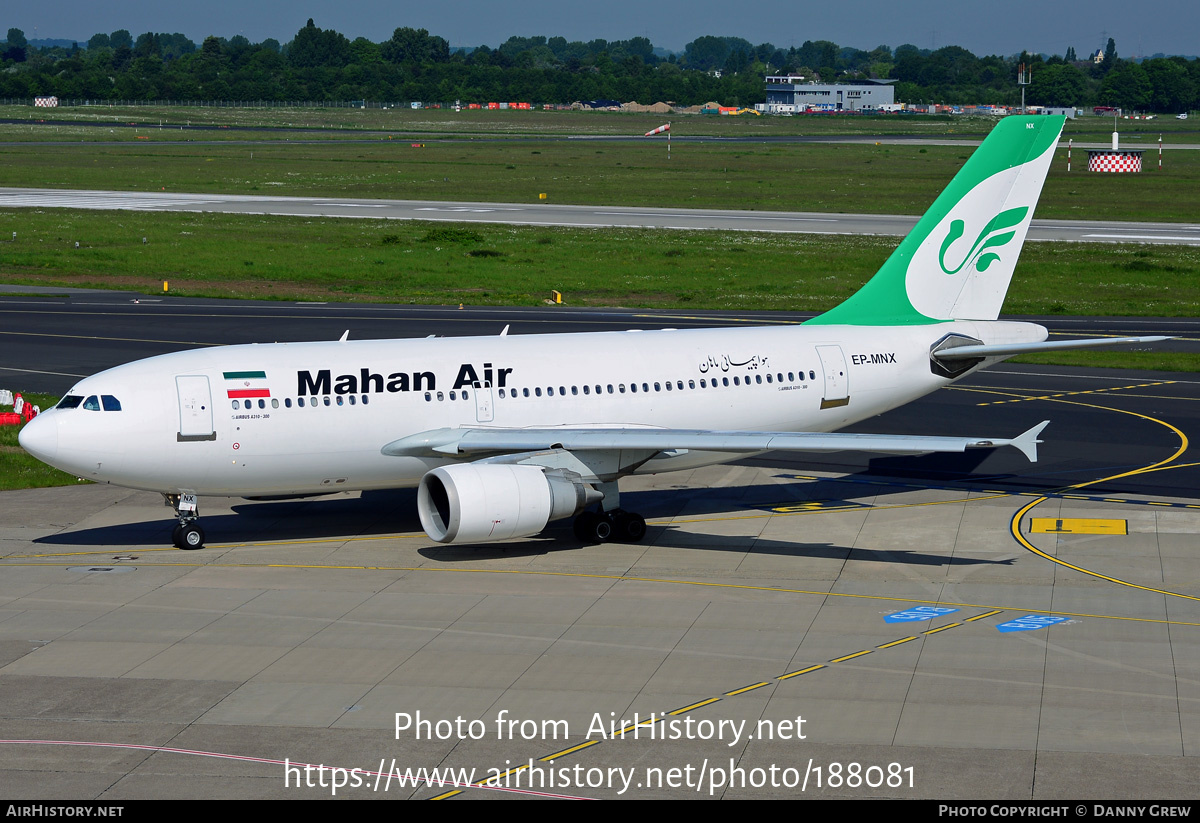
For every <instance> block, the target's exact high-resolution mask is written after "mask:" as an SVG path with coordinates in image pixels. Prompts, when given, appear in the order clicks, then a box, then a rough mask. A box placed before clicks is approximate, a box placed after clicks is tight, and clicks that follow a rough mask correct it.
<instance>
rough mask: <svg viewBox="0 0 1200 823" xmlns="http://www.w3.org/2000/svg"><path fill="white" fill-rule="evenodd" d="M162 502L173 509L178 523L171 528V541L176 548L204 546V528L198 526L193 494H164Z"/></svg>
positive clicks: (198, 517)
mask: <svg viewBox="0 0 1200 823" xmlns="http://www.w3.org/2000/svg"><path fill="white" fill-rule="evenodd" d="M163 503H164V504H165V505H167V506H168V507H170V508H171V509H173V510H174V511H175V516H176V517H178V518H179V524H178V525H177V526H176V527H175V528H174V529H172V530H171V542H172V543H174V544H175V548H177V549H189V550H190V549H202V548H204V529H202V528H200V523H199V522H198V521H199V519H200V511H199V509H197V508H196V495H194V494H184V495H179V494H164V495H163Z"/></svg>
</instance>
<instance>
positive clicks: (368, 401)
mask: <svg viewBox="0 0 1200 823" xmlns="http://www.w3.org/2000/svg"><path fill="white" fill-rule="evenodd" d="M370 402H371V398H370V397H367V395H365V394H364V395H363V405H364V406H365V405H367V404H368V403H370Z"/></svg>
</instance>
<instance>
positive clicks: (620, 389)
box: [617, 383, 625, 394]
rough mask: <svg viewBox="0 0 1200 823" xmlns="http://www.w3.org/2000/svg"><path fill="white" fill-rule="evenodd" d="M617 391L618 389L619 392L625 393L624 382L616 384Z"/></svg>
mask: <svg viewBox="0 0 1200 823" xmlns="http://www.w3.org/2000/svg"><path fill="white" fill-rule="evenodd" d="M617 391H619V392H620V393H621V394H624V393H625V384H624V383H620V384H618V385H617Z"/></svg>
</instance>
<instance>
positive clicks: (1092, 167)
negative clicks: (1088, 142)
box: [1088, 151, 1142, 173]
mask: <svg viewBox="0 0 1200 823" xmlns="http://www.w3.org/2000/svg"><path fill="white" fill-rule="evenodd" d="M1141 170H1142V153H1141V152H1124V151H1118V152H1112V151H1089V152H1088V171H1101V172H1118V173H1119V172H1139V171H1141Z"/></svg>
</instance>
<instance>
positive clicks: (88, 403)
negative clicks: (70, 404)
mask: <svg viewBox="0 0 1200 823" xmlns="http://www.w3.org/2000/svg"><path fill="white" fill-rule="evenodd" d="M83 407H84V408H85V409H87V410H88V411H100V401H99V400H97V399H96V395H94V394H93V395H92V396H91V397H89V398H88V399H87V400H84V401H83Z"/></svg>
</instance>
